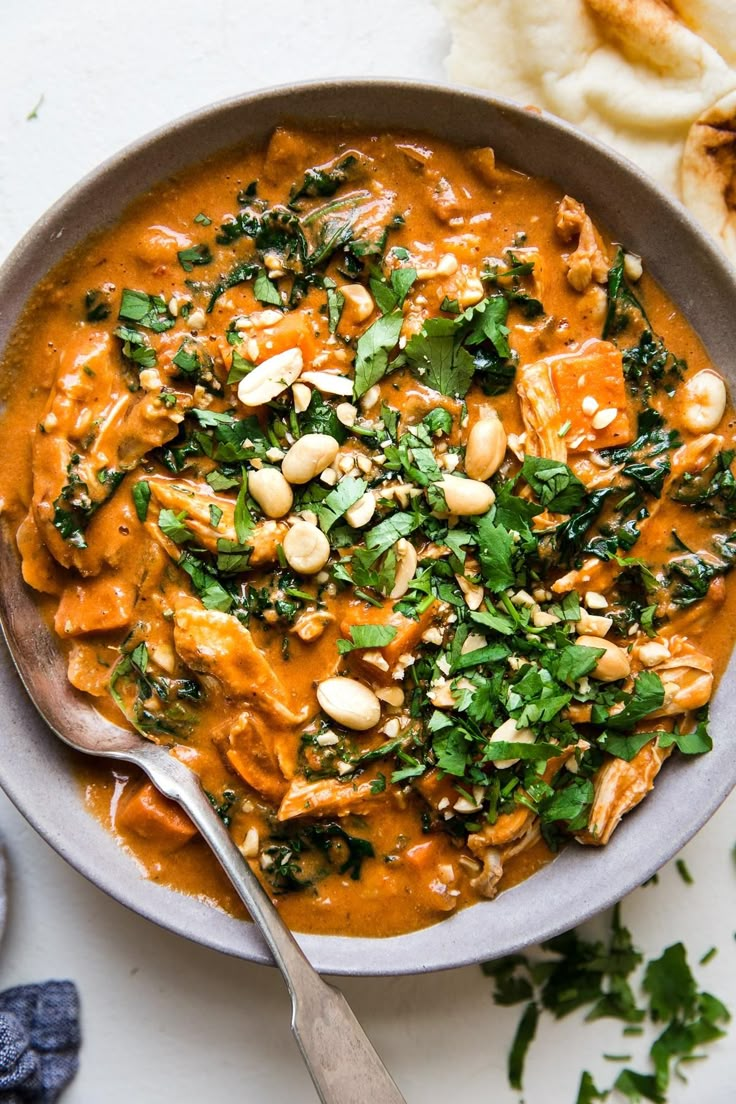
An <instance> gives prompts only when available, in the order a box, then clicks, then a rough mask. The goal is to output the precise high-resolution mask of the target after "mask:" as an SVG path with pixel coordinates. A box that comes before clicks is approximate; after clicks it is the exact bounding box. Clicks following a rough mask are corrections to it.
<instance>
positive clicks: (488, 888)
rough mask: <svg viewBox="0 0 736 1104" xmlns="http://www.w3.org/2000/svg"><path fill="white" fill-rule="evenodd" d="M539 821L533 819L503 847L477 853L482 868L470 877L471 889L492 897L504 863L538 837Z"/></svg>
mask: <svg viewBox="0 0 736 1104" xmlns="http://www.w3.org/2000/svg"><path fill="white" fill-rule="evenodd" d="M540 834H541V833H540V830H539V822H538V821H537V820H536V819H534V820H533V821H532V822H531V823H530V824H528V826H527V828H526V830H525V831H524V832H523V833H522V834H521V835H520V836H518V837H517V838H516V839H514V840H512V841H511V842H509V843H508V844H507V845H506V846H504V847H488V846H486V848H485V850H483V851H482V852H480V853H479V858H481V861H482V863H483V869H482V870H481V872H480V874H478V875H477V877H475V878H471V879H470V884H471V886H472V887H473V889H474V890H475V891H476V892H477V893H480V895H481V896H482V897H487V898H489V899H492V898H493V897H495V896H496V894H497V892H498V883H499V882H500V880H501V878H502V877H503V869H504V865H505V864H506V863H507V862H508V861H509V859H512V858H514V856H515V855H520V854H521V853H522V851H528V850H529V848H530V847H533V846H534V844H535V843H537V842H538V841H539V838H540Z"/></svg>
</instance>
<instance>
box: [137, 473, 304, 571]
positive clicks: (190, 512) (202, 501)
mask: <svg viewBox="0 0 736 1104" xmlns="http://www.w3.org/2000/svg"><path fill="white" fill-rule="evenodd" d="M148 485H149V487H150V488H151V497H152V500H153V502H154V504H155V505H157V506H159V507H163V508H165V509H167V510H173V511H174V513H176V514H180V513H182V512H184V513H186V517H185V518H183V519H182V520H183V524H184V525H185V526H186V527H187V529H188V530H189V531H190V532H191V533H192V535H193V536H195V537H196V538H197V540H198V542H199V543H200V544H201V546H202V547H203V548H206V549H207V550H208V551H210V552H217V550H218V549H217V542H218V541H219V540H227V541H232V542H233V543H234V544H237V534H236V532H235V503H234V502H233V500H232V498H226V497H225V496H224V495H217V494H214V493H213V492H212V491H211V490H210V488H209V486H208V484H206V483H194V482H193V481H191V480H186V479H165V478H164V477H163V476H154V477H153V478H152V479H149V480H148ZM211 506H215V507H216V508H217V509H218V510H222V515H221V517H220V520H219V521H218V523H217V526H214V525H213V524H212V516H211V514H210V507H211ZM288 530H289V526H288V525H287V524H286V522H285V521H270V520H268V521H259V522H258V523H257V524H256V525H255V526H254V527H253V529H252V530H251V531H250V533H249V534H248V542H247V543H248V546H249V547H250V548H252V552H251V555H250V560H249V566H250V567H260V566H262V565H263V564H273V563H277V562H278V549H279V547H280V545H281V543H282V542H283V539H284V537H285V536H286V534H287V532H288ZM149 531H150V532H151V533H152V535H153V536H154V537H155V538H156V539H157V540H158V541H160V542H161V543H162V544H163V546H164V548H166V550H167V551H168V552H169V554H170V555H171V556H172V558H173V559H178V558H179V549H178V546H177V545H174V544H173V542H172V541H169V540H167V539H166V538H165V537H164V535H163V534H162V533H161V530H160V529H159V528H158V525H156V524H155V519H154V518H153V517H152V518H151V524H150V525H149Z"/></svg>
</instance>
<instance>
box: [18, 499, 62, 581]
mask: <svg viewBox="0 0 736 1104" xmlns="http://www.w3.org/2000/svg"><path fill="white" fill-rule="evenodd" d="M15 540H16V544H17V545H18V551H19V552H20V559H21V571H22V573H23V581H24V582H26V583H28V586H30V587H33V589H34V590H39V591H41V593H42V594H60V593H61V590H62V587H63V586H64V582H63V579H62V573H61V570H60V568H59V565H58V563H57V562H56V560H55V559H54V558H53V556H52V555H51V553H50V552H49V550H48V549H47V547H46V545H45V544H43V543H42V541H41V538H40V536H39V533H38V526H37V525H36V516H35V514H34V513H33V510H30V511H29V512H28V514H27V515H26V516H25V518H24V519H23V521H22V522H21V523H20V525H19V526H18V532H17V533H16V535H15Z"/></svg>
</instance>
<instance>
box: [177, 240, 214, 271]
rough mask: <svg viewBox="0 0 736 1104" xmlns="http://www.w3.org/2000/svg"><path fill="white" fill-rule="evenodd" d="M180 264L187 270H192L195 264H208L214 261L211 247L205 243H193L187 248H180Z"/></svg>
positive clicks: (178, 255)
mask: <svg viewBox="0 0 736 1104" xmlns="http://www.w3.org/2000/svg"><path fill="white" fill-rule="evenodd" d="M176 255H177V257H178V258H179V264H180V265H181V267H182V268H183V269H184V271H185V272H191V271H192V269H193V268H194V266H195V265H208V264H211V263H212V253H211V251H210V247H209V246H208V245H205V244H201V245H191V246H189V247H188V248H187V249H180V250H179V252H178V253H177V254H176Z"/></svg>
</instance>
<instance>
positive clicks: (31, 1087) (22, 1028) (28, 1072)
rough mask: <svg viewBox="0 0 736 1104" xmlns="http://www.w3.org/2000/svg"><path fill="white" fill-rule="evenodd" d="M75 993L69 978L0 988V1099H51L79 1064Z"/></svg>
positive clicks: (44, 1103) (5, 1103)
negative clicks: (2, 989)
mask: <svg viewBox="0 0 736 1104" xmlns="http://www.w3.org/2000/svg"><path fill="white" fill-rule="evenodd" d="M79 1043H80V1034H79V995H78V993H77V988H76V986H75V985H74V983H73V982H71V981H46V982H44V983H43V984H41V985H18V986H17V987H16V988H15V989H6V991H5V992H4V993H0V1102H1V1104H53V1102H54V1101H56V1100H58V1099H59V1095H60V1093H61V1092H62V1090H63V1089H64V1088H65V1087H66V1086H67V1085H68V1084H69V1082H70V1081H71V1080H72V1078H73V1077H74V1075H75V1073H76V1072H77V1067H78V1065H79Z"/></svg>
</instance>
